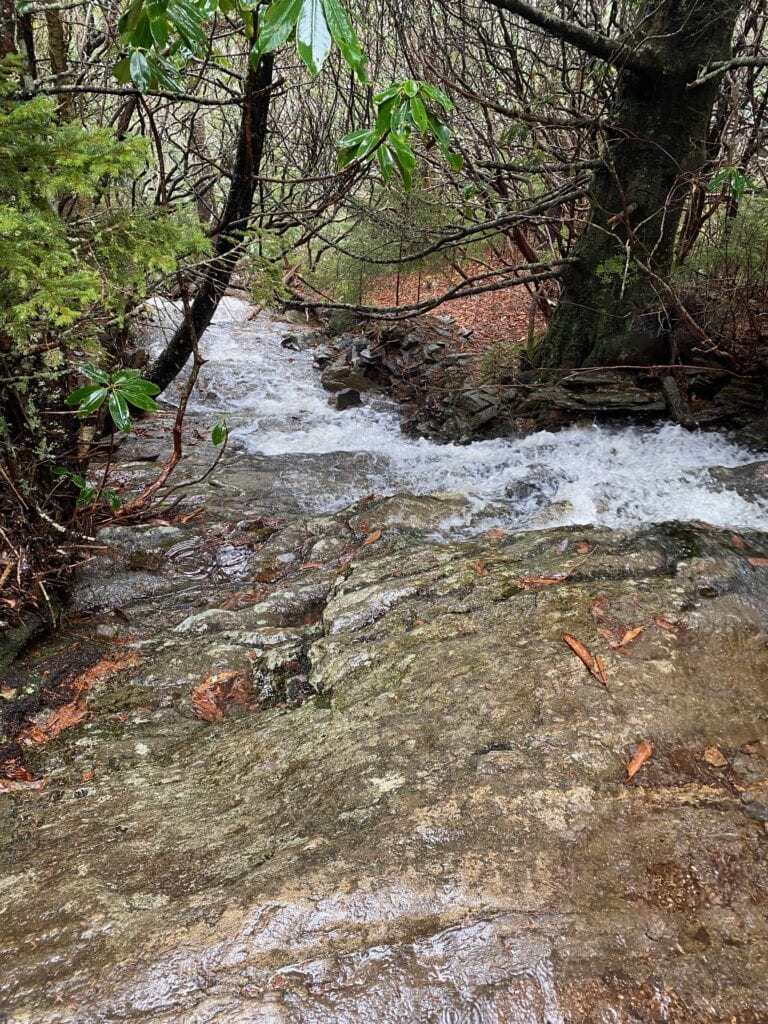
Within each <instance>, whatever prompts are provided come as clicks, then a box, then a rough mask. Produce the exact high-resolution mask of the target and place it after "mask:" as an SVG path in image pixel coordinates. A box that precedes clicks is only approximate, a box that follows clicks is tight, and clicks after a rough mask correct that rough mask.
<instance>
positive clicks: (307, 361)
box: [156, 299, 768, 532]
mask: <svg viewBox="0 0 768 1024" xmlns="http://www.w3.org/2000/svg"><path fill="white" fill-rule="evenodd" d="M160 309H161V314H162V316H164V317H166V319H167V317H168V315H169V310H168V308H167V307H160ZM249 316H253V311H252V308H251V307H250V306H248V305H247V304H246V303H243V302H240V301H238V300H236V299H226V300H225V301H224V302H223V303H222V306H221V307H220V310H219V313H218V314H217V317H216V320H215V321H214V324H213V325H212V326H211V327H210V328H209V329H208V331H207V332H206V334H205V337H204V340H203V345H202V348H203V354H204V355H205V356H206V358H207V359H208V360H209V362H208V363H207V364H206V366H205V367H204V369H203V372H202V374H201V381H200V387H199V390H198V393H197V396H196V398H195V399H194V401H193V403H192V408H193V409H194V410H195V411H196V412H197V413H199V414H202V415H205V414H210V416H211V420H212V421H213V419H214V418H215V416H216V415H217V414H218V413H223V414H224V415H225V416H226V418H227V420H228V422H229V424H230V428H231V436H232V440H233V442H234V446H235V447H238V446H239V447H240V448H244V449H245V450H246V451H247V452H250V453H259V454H261V455H262V456H266V457H267V458H268V459H270V460H278V461H279V464H280V473H281V476H282V481H283V487H284V490H286V491H287V490H289V489H293V490H294V491H295V496H296V498H297V499H298V501H299V503H300V505H301V506H302V507H304V508H306V509H307V510H308V511H311V512H313V513H317V512H326V511H334V510H336V509H339V508H342V507H344V506H346V505H348V504H350V503H351V502H353V501H356V500H358V499H359V498H361V497H363V496H364V495H367V494H370V493H373V492H375V493H377V494H382V495H389V494H394V493H400V492H409V493H412V494H417V495H426V494H435V493H450V494H461V495H463V496H465V497H466V499H468V505H467V511H466V514H465V515H459V516H454V517H453V518H452V519H450V520H446V522H445V523H444V524H443V529H444V530H447V531H450V530H453V531H457V530H458V531H461V532H472V531H473V530H480V529H487V528H488V527H489V526H491V525H498V526H503V527H504V528H506V529H509V530H521V529H522V530H525V529H538V528H541V527H543V526H563V525H570V524H589V523H592V524H595V525H598V526H607V527H631V526H638V525H641V524H643V523H654V522H665V521H671V520H678V521H692V520H698V521H705V522H707V523H710V524H712V525H715V526H722V527H733V528H742V529H746V528H752V529H763V530H764V529H768V503H766V502H764V501H761V500H760V499H756V500H755V501H749V500H746V499H745V498H744V497H742V496H740V495H739V494H737V493H735V492H734V491H732V490H727V489H725V488H723V487H722V485H721V484H720V483H719V482H718V481H717V480H716V479H715V478H714V477H713V476H712V475H711V474H710V472H709V470H710V467H718V466H720V467H735V466H742V465H746V464H749V463H751V462H754V461H755V460H756V457H755V454H754V453H752V452H750V451H749V450H747V449H745V448H743V447H740V446H738V445H737V444H735V443H734V442H733V441H731V440H729V439H728V438H727V437H725V436H723V435H720V434H716V433H704V432H700V433H691V432H689V431H686V430H683V429H682V428H681V427H678V426H675V425H673V424H664V425H661V426H652V427H640V426H622V427H612V426H602V425H589V426H578V427H571V428H570V429H567V430H562V431H559V432H557V433H552V432H549V431H540V432H538V433H534V434H530V435H528V436H526V437H522V438H517V439H509V438H505V439H498V440H488V441H476V442H474V443H473V444H468V445H455V444H450V445H440V444H436V443H434V442H432V441H428V440H425V439H413V438H409V437H406V436H405V435H403V434H402V433H401V431H400V426H399V417H398V411H397V408H396V407H395V406H394V404H393V403H391V402H389V401H387V400H386V399H384V398H382V397H381V396H374V397H369V396H365V397H364V399H363V402H364V404H363V405H362V406H361V407H359V408H353V409H349V410H346V411H344V412H338V411H337V410H336V409H334V408H333V407H332V406H331V405H330V403H329V396H328V393H327V392H326V391H325V390H324V389H323V388H322V386H321V384H320V381H319V376H318V374H317V372H316V371H315V370H314V369H313V366H312V353H311V351H310V352H298V353H297V352H292V351H287V350H286V349H284V348H282V347H281V340H282V338H283V337H284V336H285V334H287V333H289V332H291V331H293V330H294V328H293V327H291V325H289V324H286V323H284V322H281V321H279V320H275V319H270V318H268V317H266V316H253V318H252V319H249ZM161 319H162V317H161ZM156 340H157V341H158V342H159V340H160V339H159V337H158V338H157V339H156Z"/></svg>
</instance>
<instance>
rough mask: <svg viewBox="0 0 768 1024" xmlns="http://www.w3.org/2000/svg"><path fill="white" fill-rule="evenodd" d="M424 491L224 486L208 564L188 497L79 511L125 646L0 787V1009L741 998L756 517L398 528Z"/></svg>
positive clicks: (748, 896)
mask: <svg viewBox="0 0 768 1024" xmlns="http://www.w3.org/2000/svg"><path fill="white" fill-rule="evenodd" d="M452 500H453V501H455V500H456V499H451V498H450V497H446V498H443V499H426V498H420V499H416V498H413V497H407V496H406V497H404V498H402V499H398V498H389V499H372V500H369V501H366V502H364V503H362V504H360V505H358V506H355V507H352V508H350V509H346V510H344V511H343V512H340V513H337V514H335V515H329V516H324V517H318V518H316V519H311V518H310V519H306V518H291V517H287V518H285V519H284V520H283V522H282V523H275V522H272V523H265V522H264V521H263V519H262V520H260V521H259V523H255V522H254V521H248V522H246V521H245V520H241V521H240V525H239V526H233V527H232V529H231V531H230V532H229V533H228V534H227V536H226V538H225V539H223V540H222V539H221V538H223V537H224V534H223V532H222V534H221V538H220V540H221V543H222V544H224V545H230V546H237V544H239V542H240V538H241V537H248V536H250V537H251V539H252V543H251V546H250V547H248V548H247V558H246V565H247V568H242V569H238V574H237V575H236V578H230V579H228V580H221V579H219V578H218V577H217V576H216V575H215V571H214V570H215V566H216V564H217V563H216V559H215V557H214V555H213V553H212V552H213V549H214V547H215V545H212V544H211V543H210V538H209V537H208V534H209V532H210V524H208V525H207V526H206V525H205V524H203V525H202V526H201V525H200V524H199V523H198V525H195V523H194V521H191V522H189V523H188V524H186V525H174V526H173V527H153V526H150V527H142V528H140V529H139V530H137V531H135V532H130V533H129V532H125V533H122V534H121V533H120V531H119V530H112V531H111V532H109V533H108V534H107V536H106V537H104V538H101V539H103V540H105V541H108V542H109V546H110V549H111V552H112V557H114V558H115V559H117V564H118V566H119V572H120V574H121V577H120V579H121V588H122V590H123V592H124V594H127V595H130V596H129V597H128V598H127V599H126V601H125V602H124V603H123V605H122V606H121V610H122V612H123V615H124V616H125V617H127V618H128V620H129V621H125V618H119V617H118V618H117V619H116V618H115V616H114V614H111V613H110V612H109V611H106V612H105V611H104V609H105V608H106V609H109V607H110V605H109V603H107V604H106V605H105V604H103V603H102V604H100V605H99V608H100V609H101V610H99V611H97V612H96V613H95V614H92V616H91V618H90V619H85V620H83V619H81V620H80V625H79V627H78V628H79V629H81V630H82V629H83V628H90V627H85V626H84V625H83V622H86V621H87V622H90V624H91V627H92V630H93V632H94V633H95V634H98V627H99V625H101V626H102V627H103V626H104V625H105V624H109V625H110V626H111V627H112V628H113V629H115V633H114V635H113V637H112V639H111V641H110V642H109V643H106V644H105V653H111V654H114V652H115V650H119V651H120V652H121V654H122V655H131V657H130V658H128V657H123V659H122V662H121V661H120V660H118V661H117V662H116V664H115V666H114V668H112V669H108V670H107V671H105V672H104V673H102V674H101V675H100V676H99V677H98V678H97V679H96V680H95V681H94V682H93V684H92V685H91V686H90V688H89V690H88V692H87V707H88V717H87V718H86V719H84V720H83V721H81V722H79V723H78V724H76V725H74V726H73V727H72V728H70V729H67V730H65V731H63V732H62V733H60V734H59V735H58V736H57V737H56V738H55V739H52V740H51V741H50V742H49V743H47V744H45V745H43V746H41V747H40V748H39V749H37V750H36V751H35V752H34V757H33V759H32V761H31V762H30V763H32V764H33V766H34V769H35V771H36V773H38V774H39V775H44V776H45V777H46V778H47V785H46V788H45V789H44V790H42V791H39V792H37V791H35V792H28V793H23V792H22V793H16V794H13V796H4V797H2V798H0V799H2V803H1V804H0V815H1V816H2V822H3V830H2V835H3V848H2V856H3V865H4V871H3V878H2V887H1V888H0V908H1V910H2V925H1V926H0V934H1V937H2V947H3V963H4V964H6V965H9V966H8V967H7V968H6V970H5V971H4V972H3V976H2V979H0V1005H2V1008H3V1013H4V1014H5V1020H6V1021H8V1022H14V1024H17V1022H18V1024H22V1022H23V1024H27V1022H29V1024H31V1022H33V1021H34V1022H50V1024H54V1022H56V1024H65V1022H66V1024H75V1022H77V1024H91V1022H93V1024H96V1022H104V1021H109V1022H112V1021H115V1022H117V1021H136V1022H157V1024H161V1022H162V1024H170V1022H184V1024H203V1022H208V1021H223V1022H227V1024H230V1022H236V1024H240V1022H242V1024H245V1022H249V1024H250V1022H264V1024H267V1022H269V1024H272V1022H275V1024H277V1022H280V1024H305V1022H307V1024H315V1022H316V1024H320V1022H323V1024H326V1022H327V1024H331V1022H334V1024H337V1022H345V1021H349V1022H352V1021H364V1022H365V1021H371V1022H373V1021H376V1022H386V1024H389V1022H392V1024H395V1022H410V1021H413V1022H417V1021H418V1022H434V1024H438V1022H439V1024H448V1022H451V1024H454V1022H458V1021H461V1022H464V1021H467V1022H482V1024H485V1022H488V1024H497V1022H498V1024H502V1022H504V1024H509V1022H514V1024H517V1022H520V1024H529V1022H531V1024H561V1022H563V1024H564V1022H572V1021H573V1022H579V1024H581V1022H584V1024H587V1022H590V1024H592V1022H599V1024H602V1022H605V1024H613V1022H616V1021H619V1022H627V1024H630V1022H636V1021H646V1022H654V1024H655V1022H662V1021H680V1022H686V1024H688V1022H693V1024H696V1022H707V1024H714V1022H721V1021H730V1020H736V1021H738V1022H749V1024H753V1022H758V1021H762V1020H765V1019H766V1017H767V1016H768V983H766V977H767V975H766V971H765V962H766V952H767V951H768V834H767V832H766V821H765V818H766V815H765V807H766V802H765V801H766V797H765V785H766V779H767V778H768V749H767V747H766V716H768V602H767V601H766V597H768V570H766V569H764V568H761V567H759V566H755V565H753V564H751V563H749V561H748V558H749V557H750V556H754V557H759V556H760V555H761V554H764V553H765V552H766V551H768V547H766V545H768V538H766V537H765V536H763V535H759V534H754V535H752V534H744V535H743V536H742V537H741V543H743V544H744V545H745V546H744V547H741V546H738V547H734V545H733V543H732V541H731V538H730V537H729V535H728V534H722V533H720V532H718V531H714V530H705V529H695V528H693V527H680V526H670V527H664V526H662V527H658V528H651V529H646V530H640V531H635V532H620V531H605V530H591V529H587V528H577V527H574V528H560V529H554V530H549V531H542V532H538V533H537V532H531V533H527V534H519V535H504V536H497V535H493V536H492V537H485V538H480V539H475V540H468V541H462V542H453V543H445V542H439V541H437V540H434V539H430V533H431V529H432V528H433V524H434V522H435V521H440V519H441V517H442V516H443V515H444V514H445V512H446V507H447V508H448V509H449V510H450V508H451V501H452ZM220 525H221V524H220ZM379 531H381V532H379ZM182 534H183V536H182ZM201 534H205V536H206V537H208V542H209V547H208V549H207V550H208V551H209V554H210V560H209V562H207V563H205V564H206V565H207V566H208V573H209V575H208V576H207V577H206V579H205V580H204V581H203V583H202V585H201V583H200V581H197V583H196V585H197V587H198V594H197V598H196V599H195V600H194V601H193V600H192V599H191V598H190V597H189V595H188V594H187V591H186V590H185V589H184V587H185V586H186V584H182V582H181V580H180V576H181V578H182V579H183V573H182V574H180V576H179V575H176V574H177V569H176V568H175V567H174V562H173V559H172V558H169V552H173V551H174V549H176V550H178V549H179V545H183V544H185V543H190V544H191V543H197V542H198V541H200V539H201ZM145 555H147V556H150V557H152V558H157V559H159V561H158V562H157V563H156V565H155V570H154V572H155V578H159V579H161V580H162V581H163V587H162V588H160V589H158V590H156V591H154V592H150V593H147V592H146V591H145V590H144V589H143V584H141V583H138V585H137V587H136V588H135V589H134V588H133V586H132V584H131V576H135V577H137V578H138V580H142V579H143V577H144V575H146V573H147V570H146V567H145V563H144V561H143V559H144V556H145ZM288 556H291V557H288ZM104 557H106V556H104ZM103 574H104V566H103V565H102V564H101V563H99V562H97V563H96V564H95V565H94V566H92V567H91V568H90V569H89V570H88V571H87V572H86V573H85V574H84V575H83V577H82V579H81V584H80V589H79V591H78V593H79V594H81V595H85V594H92V593H94V592H95V590H94V585H93V580H92V577H95V578H96V579H97V580H100V579H101V578H102V576H103ZM553 579H554V580H559V582H552V580H553ZM537 580H538V581H539V582H535V581H537ZM544 580H549V582H541V581H544ZM174 586H175V590H174ZM174 594H175V598H172V596H171V595H174ZM704 595H705V596H704ZM596 598H598V599H600V598H603V599H604V600H603V601H602V602H601V603H600V604H598V605H597V606H595V605H594V601H595V599H596ZM84 600H85V599H84V598H83V599H82V601H81V608H83V607H85V604H84ZM174 601H175V603H174ZM195 601H199V602H200V606H199V607H198V606H197V605H196V604H195ZM203 606H204V607H203ZM595 607H597V608H599V609H602V610H603V612H604V613H605V615H609V619H606V618H605V617H603V618H602V619H600V618H599V617H596V615H595V613H594V608H595ZM81 614H84V613H81ZM606 621H609V622H610V623H611V624H612V628H614V629H615V628H617V627H616V624H617V623H619V624H621V625H623V626H624V627H626V629H627V630H629V629H630V628H635V627H637V626H639V625H643V626H644V629H643V630H642V631H641V632H640V633H639V634H638V635H637V637H636V638H635V639H633V640H632V641H630V642H629V643H628V645H627V647H626V653H621V652H620V651H618V650H614V649H612V648H611V647H610V646H609V644H608V642H607V640H606V639H605V636H601V634H600V633H599V629H600V628H601V626H602V627H603V628H604V626H605V622H606ZM564 632H566V633H568V634H570V635H572V636H574V637H576V638H577V639H579V640H580V641H581V642H582V643H583V644H585V645H586V646H587V648H588V649H589V650H590V652H592V653H593V654H600V656H601V657H602V658H603V659H604V662H605V668H606V673H607V679H608V686H607V687H606V686H604V685H602V684H601V683H600V682H599V681H598V680H597V679H596V678H594V677H593V676H591V675H590V674H589V673H588V671H587V670H586V668H585V666H584V665H583V664H582V662H581V661H580V660H579V659H578V658H577V657H575V656H574V655H573V653H572V652H571V650H570V649H569V648H568V647H567V646H566V644H565V643H564V642H563V641H562V639H561V634H562V633H564ZM217 674H218V676H219V677H221V678H226V679H228V680H229V684H228V685H229V686H230V689H227V688H226V687H224V686H223V685H222V686H220V687H219V690H218V691H217V693H218V697H217V699H220V700H221V714H220V715H219V716H218V717H215V716H214V720H206V719H205V718H202V717H201V715H200V706H202V705H199V706H198V707H197V710H196V707H195V699H198V700H199V697H200V694H201V693H203V692H204V691H205V687H206V685H207V683H206V681H209V680H210V679H211V678H212V677H214V676H217ZM233 679H234V680H235V681H236V682H237V680H240V682H241V683H242V684H243V688H242V693H243V694H245V696H244V697H243V699H242V701H241V702H240V703H237V702H233V703H232V705H231V706H228V705H227V703H226V702H227V699H228V698H227V696H226V694H227V693H229V694H230V696H231V694H232V693H233V692H234V689H232V680H233ZM238 685H240V684H238ZM292 687H293V689H292ZM205 692H208V694H209V695H210V693H211V692H212V691H211V690H210V689H209V690H208V691H205ZM195 695H197V697H196V696H195ZM643 740H645V741H647V742H650V743H652V744H653V746H654V754H653V756H652V757H651V758H650V760H648V761H647V762H646V764H645V765H644V766H643V767H642V769H641V770H640V771H639V772H638V774H637V776H635V778H634V779H633V780H632V781H631V782H630V783H627V782H626V781H625V780H626V772H625V766H626V764H627V763H628V761H629V760H630V758H631V756H632V755H633V753H634V751H635V749H636V747H637V745H638V744H639V743H640V742H641V741H643Z"/></svg>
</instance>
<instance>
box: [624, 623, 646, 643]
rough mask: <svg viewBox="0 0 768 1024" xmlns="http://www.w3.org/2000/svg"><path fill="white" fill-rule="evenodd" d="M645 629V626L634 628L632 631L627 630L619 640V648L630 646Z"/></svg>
mask: <svg viewBox="0 0 768 1024" xmlns="http://www.w3.org/2000/svg"><path fill="white" fill-rule="evenodd" d="M644 629H645V626H634V627H633V628H632V629H628V630H627V632H626V633H625V634H624V636H623V637H622V638H621V642H620V643H619V646H620V647H626V645H627V644H631V643H632V641H633V640H637V638H638V637H639V636H640V634H641V633H642V632H643V630H644Z"/></svg>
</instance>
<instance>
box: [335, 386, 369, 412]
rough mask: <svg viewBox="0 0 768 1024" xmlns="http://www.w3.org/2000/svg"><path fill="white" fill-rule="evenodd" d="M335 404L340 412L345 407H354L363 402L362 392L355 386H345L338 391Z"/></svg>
mask: <svg viewBox="0 0 768 1024" xmlns="http://www.w3.org/2000/svg"><path fill="white" fill-rule="evenodd" d="M333 404H334V405H335V406H336V408H337V409H338V410H339V412H343V411H344V410H345V409H352V408H354V407H355V406H358V405H361V404H362V399H361V398H360V392H359V391H357V390H356V389H355V388H343V389H342V390H341V391H337V392H336V395H335V397H334V399H333Z"/></svg>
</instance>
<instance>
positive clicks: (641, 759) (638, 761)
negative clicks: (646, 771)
mask: <svg viewBox="0 0 768 1024" xmlns="http://www.w3.org/2000/svg"><path fill="white" fill-rule="evenodd" d="M652 754H653V744H652V743H648V742H647V741H646V740H643V742H642V743H640V744H638V747H637V750H636V751H635V753H634V756H633V757H632V760H631V761H630V762H629V764H628V765H627V778H626V781H627V782H629V780H630V779H632V778H634V777H635V775H637V773H638V772H639V771H640V769H641V768H642V767H643V765H644V764H645V762H646V761H647V760H648V758H649V757H650V756H651V755H652Z"/></svg>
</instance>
